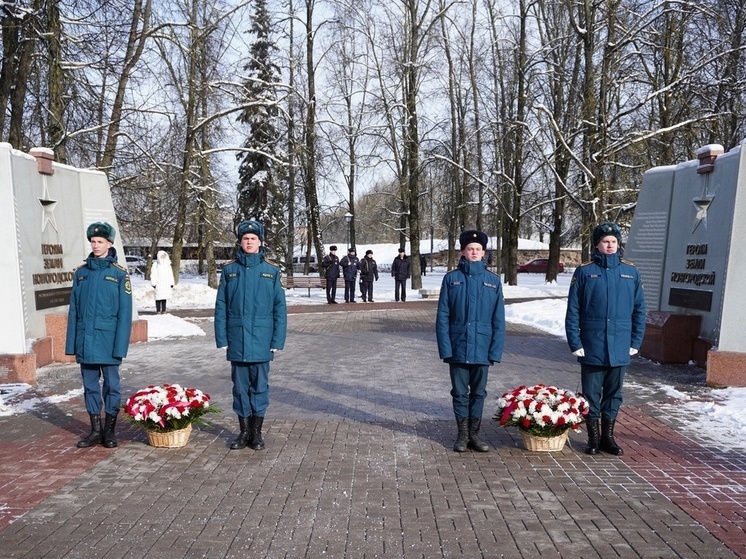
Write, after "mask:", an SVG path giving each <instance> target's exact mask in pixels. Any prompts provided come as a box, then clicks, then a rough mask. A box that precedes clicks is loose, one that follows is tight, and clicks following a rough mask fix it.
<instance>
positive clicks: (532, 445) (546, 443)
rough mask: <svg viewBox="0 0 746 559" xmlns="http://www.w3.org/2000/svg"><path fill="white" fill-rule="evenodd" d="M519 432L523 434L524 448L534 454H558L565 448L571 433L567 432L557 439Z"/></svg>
mask: <svg viewBox="0 0 746 559" xmlns="http://www.w3.org/2000/svg"><path fill="white" fill-rule="evenodd" d="M518 432H519V433H520V434H521V439H522V440H523V448H525V449H526V450H531V451H533V452H557V451H560V450H562V449H563V448H565V443H566V442H567V434H568V432H569V431H565V432H564V433H562V434H561V435H557V436H556V437H537V436H536V435H532V434H531V433H528V432H526V431H524V430H523V429H519V430H518Z"/></svg>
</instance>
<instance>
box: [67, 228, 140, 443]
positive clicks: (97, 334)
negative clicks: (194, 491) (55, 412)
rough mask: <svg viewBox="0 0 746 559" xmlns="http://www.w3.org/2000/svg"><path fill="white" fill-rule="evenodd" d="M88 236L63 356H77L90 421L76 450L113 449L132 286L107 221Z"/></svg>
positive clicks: (75, 281)
mask: <svg viewBox="0 0 746 559" xmlns="http://www.w3.org/2000/svg"><path fill="white" fill-rule="evenodd" d="M86 236H87V237H88V240H89V241H90V243H91V253H90V254H89V255H88V258H86V261H85V264H83V265H82V266H80V267H78V268H77V269H76V270H75V274H74V277H73V287H72V291H71V293H70V310H69V311H68V314H67V337H66V340H65V354H66V355H75V361H77V362H78V363H80V372H81V374H82V375H83V398H84V399H85V408H86V411H87V412H88V415H89V416H90V420H91V432H90V434H89V435H88V436H86V437H85V438H83V439H82V440H80V441H78V447H79V448H88V447H90V446H93V445H95V444H98V443H101V444H103V445H104V446H105V447H106V448H114V447H115V446H117V439H116V435H115V432H114V429H115V427H116V422H117V415H118V414H119V404H120V402H121V399H122V397H121V393H120V391H119V365H121V363H122V359H124V358H125V357H126V356H127V350H128V349H129V343H130V334H131V331H132V284H131V282H130V277H129V274H128V273H127V268H126V267H124V266H121V265H120V264H118V263H117V251H116V249H115V248H114V246H113V245H114V236H115V231H114V228H113V227H112V226H111V225H109V224H108V223H105V222H98V223H92V224H91V225H89V226H88V229H87V231H86ZM101 378H103V383H102V384H101V385H99V381H100V379H101ZM102 407H103V408H104V414H105V422H104V427H103V429H102V428H101V408H102Z"/></svg>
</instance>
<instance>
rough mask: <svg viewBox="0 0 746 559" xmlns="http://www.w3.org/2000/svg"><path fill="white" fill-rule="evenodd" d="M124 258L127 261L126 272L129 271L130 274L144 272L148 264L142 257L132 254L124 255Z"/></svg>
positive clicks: (141, 273)
mask: <svg viewBox="0 0 746 559" xmlns="http://www.w3.org/2000/svg"><path fill="white" fill-rule="evenodd" d="M124 258H125V260H126V261H127V272H129V274H130V275H132V274H139V275H143V274H144V273H145V267H146V266H147V265H148V263H147V262H146V261H145V259H144V258H142V257H140V256H133V255H131V254H127V255H125V256H124Z"/></svg>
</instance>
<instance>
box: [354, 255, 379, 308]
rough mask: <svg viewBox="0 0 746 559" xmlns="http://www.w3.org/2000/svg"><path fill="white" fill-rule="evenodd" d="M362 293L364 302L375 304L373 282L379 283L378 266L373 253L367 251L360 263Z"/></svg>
mask: <svg viewBox="0 0 746 559" xmlns="http://www.w3.org/2000/svg"><path fill="white" fill-rule="evenodd" d="M359 269H360V284H361V285H360V291H361V293H362V296H363V302H366V301H367V302H368V303H373V282H374V281H378V264H376V261H375V260H373V251H372V250H366V251H365V258H363V259H362V260H361V261H360V266H359Z"/></svg>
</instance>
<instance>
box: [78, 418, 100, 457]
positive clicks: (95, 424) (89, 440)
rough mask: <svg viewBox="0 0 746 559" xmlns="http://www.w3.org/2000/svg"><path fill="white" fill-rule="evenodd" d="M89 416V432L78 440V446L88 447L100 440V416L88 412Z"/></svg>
mask: <svg viewBox="0 0 746 559" xmlns="http://www.w3.org/2000/svg"><path fill="white" fill-rule="evenodd" d="M89 415H90V417H91V432H90V433H89V434H88V436H87V437H86V438H84V439H81V440H79V441H78V448H88V447H89V446H93V445H95V444H98V443H100V442H101V416H100V415H99V414H97V413H96V414H93V413H92V414H89Z"/></svg>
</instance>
